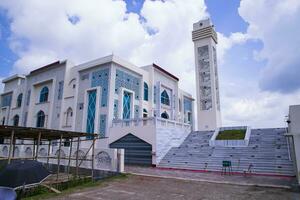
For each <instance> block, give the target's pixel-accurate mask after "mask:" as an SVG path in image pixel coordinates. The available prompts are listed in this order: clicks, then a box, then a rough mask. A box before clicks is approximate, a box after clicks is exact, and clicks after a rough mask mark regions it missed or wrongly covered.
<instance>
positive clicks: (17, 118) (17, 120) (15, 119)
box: [13, 115, 20, 126]
mask: <svg viewBox="0 0 300 200" xmlns="http://www.w3.org/2000/svg"><path fill="white" fill-rule="evenodd" d="M19 119H20V117H19V115H15V116H14V119H13V121H14V126H18V125H19Z"/></svg>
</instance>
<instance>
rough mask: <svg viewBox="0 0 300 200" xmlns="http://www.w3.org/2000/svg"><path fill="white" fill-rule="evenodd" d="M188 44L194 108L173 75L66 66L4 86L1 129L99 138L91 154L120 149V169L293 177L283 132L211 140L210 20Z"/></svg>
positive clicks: (125, 66)
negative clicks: (227, 166) (228, 170)
mask: <svg viewBox="0 0 300 200" xmlns="http://www.w3.org/2000/svg"><path fill="white" fill-rule="evenodd" d="M192 40H193V42H194V53H195V76H196V83H195V84H196V94H197V100H196V101H195V100H194V98H193V97H192V95H191V94H189V93H187V92H185V91H182V90H180V89H179V87H178V85H179V81H180V80H179V78H178V77H177V76H176V75H174V74H171V73H170V72H168V71H166V70H164V69H163V68H162V67H160V66H158V65H157V64H150V65H148V66H144V67H137V66H135V65H134V64H131V63H130V62H127V61H126V60H123V59H121V58H119V57H117V56H115V55H110V56H106V57H102V58H99V59H96V60H93V61H90V62H87V63H83V64H80V65H74V64H73V63H72V62H71V61H69V60H65V61H57V62H54V63H51V64H49V65H47V66H44V67H41V68H39V69H36V70H34V71H31V72H30V73H29V74H27V75H14V76H11V77H8V78H6V79H4V80H3V81H2V82H3V83H4V91H3V93H2V94H1V98H0V123H1V125H9V126H24V127H38V128H47V129H56V130H65V131H79V132H87V133H97V134H98V135H99V139H98V140H97V143H96V148H99V149H100V148H102V149H103V148H106V149H109V148H112V149H125V164H144V165H155V166H158V167H162V168H176V169H191V170H201V171H203V170H205V171H220V170H221V169H222V161H224V160H226V161H230V163H232V166H233V170H234V171H235V172H240V173H245V172H247V171H249V170H250V171H253V172H255V173H258V174H268V175H276V176H277V175H283V176H294V175H295V166H294V165H293V162H292V161H293V154H294V153H293V149H294V148H292V147H291V146H290V144H291V143H290V142H289V140H288V139H287V138H286V131H287V129H286V128H270V129H250V127H230V128H231V129H234V128H239V129H245V130H247V131H246V133H245V136H244V139H241V140H232V141H230V140H219V141H216V137H217V135H218V134H219V130H226V128H224V127H221V112H220V97H219V83H218V65H217V52H216V45H217V41H218V39H217V34H216V32H215V30H214V26H213V25H212V23H211V21H210V20H209V19H207V20H201V21H199V22H197V23H195V24H194V25H193V31H192ZM194 102H196V105H197V122H196V117H195V109H194V108H195V103H194ZM292 121H296V120H292ZM227 128H228V127H227ZM88 139H89V137H88ZM3 142H4V141H3V139H1V138H0V144H1V143H3ZM89 143H90V141H87V142H86V141H85V142H81V143H80V148H87V146H88V145H89ZM65 144H66V146H67V144H68V143H67V142H66V143H65ZM3 148H4V147H3ZM66 148H67V147H66ZM296 150H297V148H296ZM1 152H2V154H3V150H1V145H0V156H1ZM297 152H299V151H298V150H297ZM2 156H3V155H2ZM294 160H295V159H294Z"/></svg>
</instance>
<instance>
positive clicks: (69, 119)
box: [66, 107, 73, 126]
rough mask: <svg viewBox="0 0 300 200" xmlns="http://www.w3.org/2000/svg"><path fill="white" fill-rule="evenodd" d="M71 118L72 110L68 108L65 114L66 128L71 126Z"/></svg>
mask: <svg viewBox="0 0 300 200" xmlns="http://www.w3.org/2000/svg"><path fill="white" fill-rule="evenodd" d="M72 117H73V110H72V108H70V107H69V108H68V110H67V112H66V126H71V124H72Z"/></svg>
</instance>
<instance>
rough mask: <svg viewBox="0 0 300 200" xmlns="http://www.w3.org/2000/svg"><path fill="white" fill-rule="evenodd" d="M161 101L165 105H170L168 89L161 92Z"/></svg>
mask: <svg viewBox="0 0 300 200" xmlns="http://www.w3.org/2000/svg"><path fill="white" fill-rule="evenodd" d="M161 103H162V104H165V105H168V106H169V105H170V98H169V95H168V93H167V91H166V90H164V91H163V92H162V93H161Z"/></svg>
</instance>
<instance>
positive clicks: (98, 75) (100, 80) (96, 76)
mask: <svg viewBox="0 0 300 200" xmlns="http://www.w3.org/2000/svg"><path fill="white" fill-rule="evenodd" d="M108 76H109V69H108V68H107V69H101V70H98V71H95V72H93V73H92V81H91V87H97V86H101V87H102V95H101V107H106V106H107V98H108Z"/></svg>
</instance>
